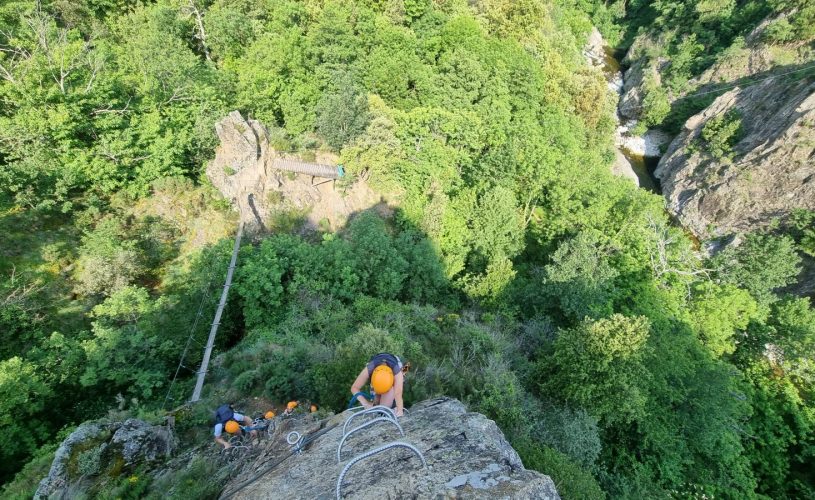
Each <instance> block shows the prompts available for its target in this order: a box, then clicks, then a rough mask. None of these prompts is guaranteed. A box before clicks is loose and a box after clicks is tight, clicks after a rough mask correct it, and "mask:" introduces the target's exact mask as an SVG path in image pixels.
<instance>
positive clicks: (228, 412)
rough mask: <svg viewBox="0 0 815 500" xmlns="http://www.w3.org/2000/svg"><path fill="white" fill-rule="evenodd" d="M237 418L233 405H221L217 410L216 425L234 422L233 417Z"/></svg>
mask: <svg viewBox="0 0 815 500" xmlns="http://www.w3.org/2000/svg"><path fill="white" fill-rule="evenodd" d="M234 416H235V411H234V410H233V409H232V405H228V404H225V405H221V406H219V407H218V409H217V410H215V423H216V424H225V423H227V422H229V421H230V420H232V417H234Z"/></svg>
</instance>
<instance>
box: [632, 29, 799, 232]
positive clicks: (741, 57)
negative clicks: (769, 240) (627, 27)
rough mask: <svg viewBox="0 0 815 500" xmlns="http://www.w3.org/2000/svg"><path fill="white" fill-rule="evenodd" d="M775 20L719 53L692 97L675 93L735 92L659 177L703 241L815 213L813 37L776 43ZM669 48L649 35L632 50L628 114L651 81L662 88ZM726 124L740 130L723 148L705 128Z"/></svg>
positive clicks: (686, 133) (670, 156) (685, 133)
mask: <svg viewBox="0 0 815 500" xmlns="http://www.w3.org/2000/svg"><path fill="white" fill-rule="evenodd" d="M772 21H773V19H767V20H765V22H763V23H761V24H760V25H759V26H757V27H756V28H755V29H754V30H753V32H751V33H750V34H749V35H748V36H746V37H745V39H744V40H737V41H736V42H734V44H733V46H732V47H730V48H728V49H727V50H726V51H724V52H722V53H721V54H719V55H718V56H717V61H716V62H715V64H713V65H712V66H711V67H710V68H708V69H707V70H705V71H704V72H703V73H701V74H700V75H698V76H697V77H695V78H694V79H692V80H691V81H690V82H689V83H688V85H687V86H686V90H685V91H684V92H682V93H678V94H672V93H670V92H669V93H668V95H669V97H670V98H671V99H672V100H673V103H675V104H676V103H677V101H678V100H680V99H684V98H686V97H687V96H689V95H696V94H699V93H703V92H713V95H716V92H719V91H720V90H719V89H722V90H721V91H722V92H723V91H725V90H729V91H727V92H726V93H723V94H722V95H720V96H719V97H718V98H717V99H716V100H715V101H714V102H713V103H712V104H711V105H710V106H708V107H707V108H706V109H704V110H702V111H701V112H699V113H698V114H696V115H695V116H692V117H691V118H689V119H688V120H687V122H686V123H685V124H684V127H683V128H682V129H681V130H680V132H679V134H678V135H677V136H676V137H675V138H674V139H673V142H671V144H670V146H668V147H667V149H666V151H665V154H664V156H663V157H662V158H661V160H660V162H659V165H658V167H657V169H656V171H655V172H654V174H655V176H656V177H657V178H659V180H660V183H661V188H662V192H663V194H664V196H665V199H666V205H667V208H668V210H669V211H670V212H671V213H672V214H674V215H675V216H676V217H677V218H678V220H679V221H680V222H681V223H682V225H684V226H685V227H686V228H687V229H689V230H690V231H692V232H693V233H694V234H695V235H696V236H698V237H699V238H700V239H710V238H718V237H722V236H730V235H733V234H735V233H742V232H749V231H754V230H756V229H759V228H761V227H764V226H767V225H768V224H771V223H772V222H773V220H774V219H776V218H783V217H784V216H786V215H787V214H789V213H790V212H791V211H792V210H793V209H795V208H809V209H812V208H815V127H813V124H815V110H814V109H813V108H815V72H813V71H811V70H809V71H807V70H806V68H807V67H808V66H811V65H812V63H813V62H815V51H814V50H813V49H814V48H813V45H812V43H813V40H808V41H799V42H796V43H793V44H788V45H767V44H766V43H765V42H764V41H763V40H764V39H765V37H764V36H763V32H764V30H765V29H766V28H767V26H768V25H769V24H770V23H771V22H772ZM661 43H662V42H661V41H660V40H656V39H654V38H652V37H649V36H648V35H640V37H638V38H637V40H636V41H635V43H634V45H633V46H632V47H631V49H630V50H629V53H628V55H627V56H626V59H625V60H624V63H625V64H627V65H629V66H630V67H629V69H628V71H627V72H626V73H625V85H624V87H623V92H622V96H621V99H620V108H619V111H620V114H621V116H624V117H629V118H633V119H636V118H638V117H639V115H640V113H641V112H642V109H643V108H642V105H643V96H644V95H645V92H646V90H645V84H644V82H645V80H646V77H649V76H648V75H650V77H649V78H650V79H651V85H660V82H661V76H662V74H663V73H664V72H665V70H666V69H668V68H669V67H670V61H669V60H664V59H660V58H654V57H651V56H649V53H659V50H657V49H658V47H660V44H661ZM807 75H809V76H807ZM725 118H726V119H728V120H730V121H731V122H732V121H734V120H737V121H738V122H739V125H740V126H739V127H738V130H737V131H736V132H735V133H734V134H733V135H732V137H731V141H730V142H732V143H731V144H728V145H727V149H729V150H728V151H724V152H723V151H720V150H718V151H717V150H716V147H712V145H711V144H710V141H707V140H706V139H705V138H704V137H703V136H702V132H703V130H704V129H705V126H706V125H708V124H710V123H711V121H712V120H718V121H722V120H725ZM714 125H715V123H714ZM711 128H713V125H712V126H711ZM710 132H711V131H710V130H709V133H708V135H710ZM714 146H715V145H714ZM723 153H725V154H723Z"/></svg>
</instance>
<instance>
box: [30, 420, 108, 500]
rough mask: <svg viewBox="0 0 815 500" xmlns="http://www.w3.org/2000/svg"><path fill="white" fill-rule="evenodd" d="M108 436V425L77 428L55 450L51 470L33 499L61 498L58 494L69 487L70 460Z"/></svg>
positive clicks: (89, 425)
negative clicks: (82, 449)
mask: <svg viewBox="0 0 815 500" xmlns="http://www.w3.org/2000/svg"><path fill="white" fill-rule="evenodd" d="M109 436H110V431H109V426H108V425H104V424H96V423H85V424H82V425H80V426H79V427H77V428H76V430H75V431H74V432H72V433H71V434H70V435H69V436H68V437H67V438H65V441H63V442H62V444H60V445H59V448H57V452H56V454H55V455H54V461H53V462H51V469H50V470H49V471H48V475H47V476H45V478H44V479H43V480H42V481H40V484H39V486H38V487H37V491H36V492H35V493H34V498H35V499H40V498H48V497H50V496H57V497H59V496H61V494H60V493H61V492H65V491H67V490H68V488H69V486H70V485H71V479H72V478H71V477H70V476H71V474H70V473H69V462H71V459H72V458H74V457H75V456H76V455H77V454H78V453H80V449H81V448H85V449H90V448H91V447H95V446H98V445H99V444H101V443H103V442H104V441H105V438H107V437H109Z"/></svg>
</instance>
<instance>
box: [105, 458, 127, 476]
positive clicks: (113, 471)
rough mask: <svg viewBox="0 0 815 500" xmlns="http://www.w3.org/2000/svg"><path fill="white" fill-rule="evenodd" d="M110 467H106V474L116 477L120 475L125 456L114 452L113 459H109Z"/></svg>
mask: <svg viewBox="0 0 815 500" xmlns="http://www.w3.org/2000/svg"><path fill="white" fill-rule="evenodd" d="M110 463H111V465H110V469H108V476H110V477H113V478H116V477H119V476H121V475H122V470H123V469H124V467H125V457H124V456H122V454H121V453H118V452H117V453H114V455H113V460H111V462H110Z"/></svg>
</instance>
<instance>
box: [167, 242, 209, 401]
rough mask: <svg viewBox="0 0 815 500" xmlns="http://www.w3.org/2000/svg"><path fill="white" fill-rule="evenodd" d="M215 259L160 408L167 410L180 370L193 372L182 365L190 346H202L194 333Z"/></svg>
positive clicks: (207, 295)
mask: <svg viewBox="0 0 815 500" xmlns="http://www.w3.org/2000/svg"><path fill="white" fill-rule="evenodd" d="M217 257H218V253H217V252H213V256H212V262H211V263H210V266H209V270H210V272H209V276H208V278H207V283H206V285H204V287H203V288H202V290H201V301H200V303H199V304H198V312H196V314H195V319H194V320H193V323H192V327H190V334H189V335H188V336H187V342H186V343H185V344H184V350H183V351H182V352H181V358H180V359H179V360H178V366H177V367H176V369H175V374H174V375H173V379H172V381H171V382H170V387H169V388H168V389H167V395H166V396H165V397H164V403H163V404H162V408H165V409H168V408H167V402H168V401H170V394H172V392H173V387H174V386H175V383H176V380H177V379H178V375H179V373H180V372H181V368H185V369H187V370H190V371H192V372H195V369H194V368H190V367H189V366H187V365H185V364H184V360H185V359H186V357H187V353H188V352H189V350H190V344H192V343H196V344H198V345H202V344H201V343H200V342H198V341H197V340H195V333H196V330H197V329H198V323H199V322H200V320H201V317H202V316H203V313H204V305H205V304H206V301H207V298H209V297H210V293H209V291H210V289H211V288H212V281H213V279H214V277H215V271H214V269H215V263H216V261H217Z"/></svg>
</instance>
